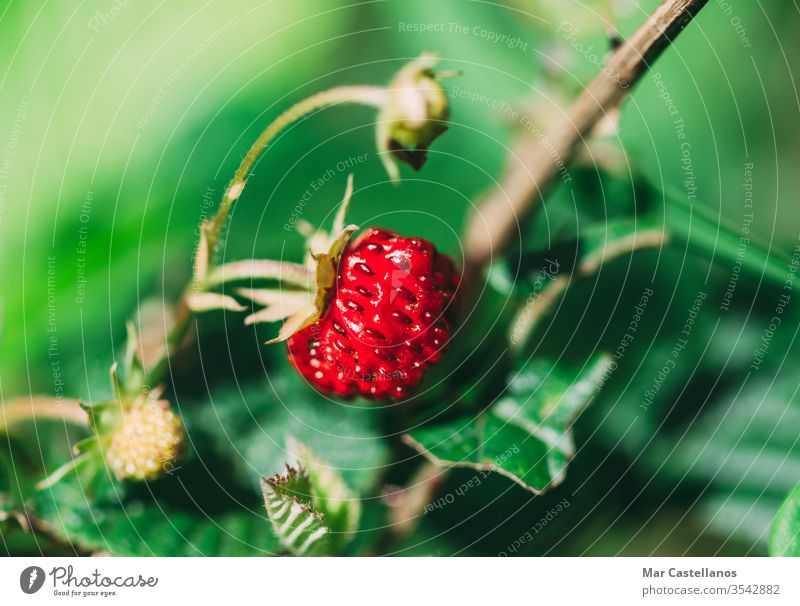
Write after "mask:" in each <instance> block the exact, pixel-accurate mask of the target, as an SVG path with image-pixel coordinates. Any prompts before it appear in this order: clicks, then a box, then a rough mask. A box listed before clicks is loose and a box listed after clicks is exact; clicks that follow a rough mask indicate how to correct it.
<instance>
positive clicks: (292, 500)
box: [261, 466, 331, 556]
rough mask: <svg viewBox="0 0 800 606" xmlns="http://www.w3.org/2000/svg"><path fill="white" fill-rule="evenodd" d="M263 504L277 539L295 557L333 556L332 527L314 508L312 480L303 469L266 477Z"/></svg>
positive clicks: (288, 469) (289, 469)
mask: <svg viewBox="0 0 800 606" xmlns="http://www.w3.org/2000/svg"><path fill="white" fill-rule="evenodd" d="M261 485H262V488H263V490H264V504H265V506H266V508H267V514H268V515H269V519H270V522H272V528H273V530H274V531H275V536H277V537H278V540H279V541H280V542H281V544H282V545H283V546H284V547H286V549H288V550H289V551H290V552H291V553H292V554H293V555H297V556H302V555H330V554H331V546H330V543H331V541H330V534H331V528H330V526H328V522H327V520H326V518H325V515H323V514H322V513H320V512H318V511H316V510H315V509H314V507H313V506H312V500H313V497H312V495H311V491H312V489H311V480H310V479H309V477H308V474H307V473H306V472H305V470H304V469H302V468H300V469H295V468H293V467H288V466H287V467H286V473H285V474H283V475H275V476H273V477H271V478H263V480H262V482H261Z"/></svg>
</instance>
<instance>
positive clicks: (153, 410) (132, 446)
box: [106, 399, 183, 481]
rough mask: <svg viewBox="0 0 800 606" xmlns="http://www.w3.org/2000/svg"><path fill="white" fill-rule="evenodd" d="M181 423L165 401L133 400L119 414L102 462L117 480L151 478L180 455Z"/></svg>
mask: <svg viewBox="0 0 800 606" xmlns="http://www.w3.org/2000/svg"><path fill="white" fill-rule="evenodd" d="M182 444H183V426H182V424H181V421H180V418H179V417H178V416H177V415H176V414H175V413H173V412H172V410H170V407H169V403H168V402H166V401H165V400H152V399H148V400H145V401H144V402H141V403H134V404H133V405H131V406H130V407H129V408H127V409H126V410H124V411H123V412H122V414H121V417H120V421H119V424H118V425H117V427H116V428H115V430H114V431H113V433H112V435H111V441H110V445H109V447H108V450H107V451H106V461H107V462H108V464H109V465H110V466H111V469H113V471H114V474H115V475H116V476H117V478H119V479H120V480H123V479H124V480H139V481H141V480H154V479H155V478H157V477H158V476H159V475H161V474H162V473H163V472H165V471H167V470H169V469H172V468H173V467H174V464H175V462H176V461H177V459H178V458H179V457H180V454H181V447H182Z"/></svg>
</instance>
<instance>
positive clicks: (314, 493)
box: [286, 437, 361, 547]
mask: <svg viewBox="0 0 800 606" xmlns="http://www.w3.org/2000/svg"><path fill="white" fill-rule="evenodd" d="M286 448H287V450H288V451H289V453H290V454H291V456H292V458H293V459H296V461H297V463H298V464H299V466H301V467H302V468H303V469H304V470H305V471H306V472H307V474H308V479H309V482H310V490H311V504H312V505H313V507H314V509H316V510H317V511H319V512H320V513H321V514H322V515H323V516H324V517H325V522H326V524H327V525H328V527H329V528H330V530H331V541H332V543H333V544H334V545H335V546H337V547H338V546H339V545H342V544H343V543H345V542H346V541H347V540H349V539H350V538H351V537H352V535H353V533H354V532H355V531H356V530H357V529H358V521H359V518H360V516H361V502H360V501H359V499H358V498H357V496H356V495H355V494H353V492H351V491H350V489H349V488H348V487H347V484H345V482H344V480H343V479H342V476H341V475H340V474H339V473H338V471H337V470H336V469H335V468H334V467H331V466H330V465H329V464H327V463H326V462H324V461H323V460H322V459H320V458H319V457H318V456H317V455H316V454H315V453H314V451H312V450H311V449H310V448H309V447H308V446H306V445H305V444H303V443H302V442H300V441H298V440H296V439H295V438H293V437H290V438H288V439H287V441H286Z"/></svg>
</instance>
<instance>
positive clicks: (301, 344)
mask: <svg viewBox="0 0 800 606" xmlns="http://www.w3.org/2000/svg"><path fill="white" fill-rule="evenodd" d="M458 282H459V277H458V273H457V272H456V270H455V267H454V266H453V263H452V261H451V260H450V259H449V258H448V257H447V256H444V255H440V254H439V253H438V252H437V251H436V249H435V248H434V247H433V245H432V244H431V243H430V242H427V241H425V240H422V239H420V238H404V237H401V236H398V235H397V234H395V233H393V232H390V231H386V230H383V229H376V228H370V229H367V230H366V231H365V232H364V233H363V234H362V235H361V236H359V237H358V238H357V239H356V240H355V241H354V242H352V243H350V244H348V245H347V247H346V248H345V250H344V252H343V253H342V255H341V257H340V259H339V264H338V271H337V275H336V284H335V289H334V292H333V294H332V297H331V298H330V300H329V303H328V306H327V309H326V310H325V311H324V312H323V313H322V315H321V317H320V318H319V319H318V320H317V321H315V322H314V323H312V324H310V325H308V326H306V327H305V328H303V329H302V330H300V331H299V332H297V333H295V334H294V335H292V336H291V337H290V338H289V340H288V346H289V359H290V361H291V362H292V364H293V365H294V366H295V368H297V370H298V371H300V373H301V374H302V375H303V376H304V377H305V378H306V379H307V380H308V381H309V382H310V383H311V384H312V385H314V387H316V388H317V389H318V390H320V391H322V392H324V393H329V394H332V395H337V396H339V397H346V398H349V397H353V396H361V397H365V398H370V399H375V400H387V399H393V400H396V399H400V398H404V397H406V396H407V395H409V394H410V392H411V391H412V390H413V389H414V388H415V387H416V386H417V384H418V383H419V382H420V380H421V379H422V376H423V374H424V373H425V370H426V368H427V367H428V366H429V365H430V364H432V363H435V362H437V361H439V359H440V358H441V356H442V353H443V349H444V347H445V345H446V344H447V342H448V341H449V339H450V336H451V330H452V326H453V319H454V318H453V316H454V304H453V298H454V296H455V293H456V289H457V287H458Z"/></svg>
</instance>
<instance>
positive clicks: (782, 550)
mask: <svg viewBox="0 0 800 606" xmlns="http://www.w3.org/2000/svg"><path fill="white" fill-rule="evenodd" d="M769 553H770V555H773V556H792V557H800V484H798V485H797V486H795V487H794V490H792V492H790V493H789V496H788V497H786V500H785V501H784V502H783V505H781V508H780V509H779V510H778V514H777V515H776V516H775V520H774V521H773V522H772V532H771V533H770V537H769Z"/></svg>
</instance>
